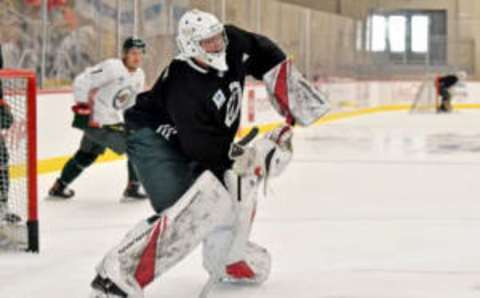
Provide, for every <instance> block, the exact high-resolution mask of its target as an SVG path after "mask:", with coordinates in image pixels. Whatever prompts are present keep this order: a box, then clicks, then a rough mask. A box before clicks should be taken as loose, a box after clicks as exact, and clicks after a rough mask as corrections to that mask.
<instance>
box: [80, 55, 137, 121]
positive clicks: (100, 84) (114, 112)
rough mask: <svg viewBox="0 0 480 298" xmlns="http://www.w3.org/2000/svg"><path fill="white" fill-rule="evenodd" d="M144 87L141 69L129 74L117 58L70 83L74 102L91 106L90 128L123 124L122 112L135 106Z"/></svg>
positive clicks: (90, 69)
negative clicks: (92, 125)
mask: <svg viewBox="0 0 480 298" xmlns="http://www.w3.org/2000/svg"><path fill="white" fill-rule="evenodd" d="M144 87H145V73H144V72H143V70H142V69H141V68H138V69H137V70H136V71H135V72H129V71H128V69H127V68H126V67H125V65H124V64H123V61H122V60H120V59H108V60H105V61H103V62H101V63H99V64H97V65H95V66H93V67H89V68H87V69H86V70H85V71H84V72H82V73H81V74H80V75H78V76H77V77H76V78H75V80H74V82H73V95H74V99H75V101H76V102H77V103H89V104H90V105H91V107H92V111H93V113H92V116H91V119H90V121H91V122H92V123H93V124H94V125H98V126H102V125H111V124H118V123H123V122H124V119H123V112H124V111H125V110H126V109H128V108H130V107H131V106H133V105H134V104H135V100H136V96H137V94H138V93H140V92H142V91H143V90H144Z"/></svg>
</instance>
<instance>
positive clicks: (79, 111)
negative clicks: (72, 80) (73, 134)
mask: <svg viewBox="0 0 480 298" xmlns="http://www.w3.org/2000/svg"><path fill="white" fill-rule="evenodd" d="M72 111H73V113H74V116H73V123H72V126H73V127H75V128H79V129H85V128H87V127H90V116H91V115H92V109H91V108H90V105H89V104H87V103H77V104H76V105H74V106H72Z"/></svg>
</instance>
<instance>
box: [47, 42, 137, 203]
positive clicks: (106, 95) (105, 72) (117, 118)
mask: <svg viewBox="0 0 480 298" xmlns="http://www.w3.org/2000/svg"><path fill="white" fill-rule="evenodd" d="M144 53H145V43H144V42H143V41H142V40H141V39H139V38H133V37H130V38H128V39H126V40H125V42H124V44H123V50H122V54H123V55H122V59H121V60H120V59H108V60H106V61H104V62H102V63H100V64H98V65H96V66H94V67H91V68H87V69H86V70H85V71H84V72H83V73H81V74H80V75H79V76H77V77H76V78H75V80H74V83H73V93H74V97H75V98H74V99H75V102H76V104H75V105H74V106H73V108H72V110H73V112H74V120H73V126H74V127H76V128H79V129H81V130H83V132H84V134H83V137H82V140H81V143H80V148H79V150H78V151H77V152H76V153H75V155H74V156H73V157H72V158H70V160H68V162H67V163H66V164H65V166H64V167H63V170H62V172H61V175H60V177H59V178H58V179H57V180H56V181H55V184H54V185H53V186H52V187H51V188H50V191H49V196H50V197H52V198H60V199H68V198H71V197H72V196H73V195H74V191H73V190H72V189H69V188H67V186H68V185H69V184H70V183H72V182H73V180H75V179H76V178H77V177H78V176H79V175H80V174H81V173H82V172H83V171H84V169H85V168H87V167H88V166H90V165H91V164H92V163H93V162H94V161H95V160H96V159H97V157H98V156H99V155H101V154H102V153H103V152H105V150H106V148H110V149H112V150H113V151H115V152H116V153H118V154H123V153H125V151H126V133H125V128H124V119H123V112H124V111H125V110H126V109H127V108H129V107H131V106H133V105H134V103H135V98H136V95H137V94H138V93H140V92H142V91H143V89H144V84H145V74H144V72H143V70H142V69H141V68H140V65H141V63H142V61H143V55H144ZM127 168H128V185H127V188H126V189H125V191H124V193H123V196H124V199H145V198H146V195H145V194H143V193H141V192H140V191H139V186H140V184H139V181H138V178H137V174H136V172H135V170H134V168H133V166H132V164H131V162H130V161H128V162H127Z"/></svg>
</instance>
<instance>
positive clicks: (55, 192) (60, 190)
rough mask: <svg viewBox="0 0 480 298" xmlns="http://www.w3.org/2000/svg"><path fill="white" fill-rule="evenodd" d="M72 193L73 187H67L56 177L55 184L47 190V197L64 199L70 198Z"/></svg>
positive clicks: (73, 193)
mask: <svg viewBox="0 0 480 298" xmlns="http://www.w3.org/2000/svg"><path fill="white" fill-rule="evenodd" d="M74 195H75V192H74V191H73V189H69V188H67V185H66V184H65V183H63V182H62V181H60V180H59V179H57V181H55V184H54V185H53V186H52V188H50V190H49V191H48V198H47V199H53V200H55V199H60V200H66V199H70V198H72V197H73V196H74Z"/></svg>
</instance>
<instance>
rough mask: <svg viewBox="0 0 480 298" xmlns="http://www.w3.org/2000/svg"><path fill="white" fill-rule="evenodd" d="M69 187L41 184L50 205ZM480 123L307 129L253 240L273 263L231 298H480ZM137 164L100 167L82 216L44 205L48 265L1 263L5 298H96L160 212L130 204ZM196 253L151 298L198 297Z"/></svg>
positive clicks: (423, 121) (29, 259) (368, 123)
mask: <svg viewBox="0 0 480 298" xmlns="http://www.w3.org/2000/svg"><path fill="white" fill-rule="evenodd" d="M55 176H56V175H46V176H42V177H40V181H39V182H40V183H39V185H40V189H39V192H40V196H41V197H43V196H44V195H45V193H46V191H47V189H48V187H49V186H50V185H51V184H52V183H53V181H54V179H55ZM479 177H480V112H478V111H462V112H458V113H454V114H452V115H440V116H438V115H429V114H426V115H409V114H406V113H400V112H395V113H385V114H377V115H370V116H363V117H358V118H354V119H350V120H344V121H341V122H335V123H331V124H328V125H325V126H319V127H315V128H309V129H298V131H297V134H296V139H295V160H294V162H293V163H292V165H291V167H290V168H289V169H288V171H287V173H285V174H284V175H283V176H282V177H280V178H278V179H277V180H274V181H272V183H271V186H270V188H271V191H270V195H269V196H268V197H267V198H262V199H261V202H260V210H259V213H258V217H257V221H256V223H255V228H254V232H253V238H254V240H255V241H256V242H258V243H259V244H261V245H263V246H265V247H267V248H268V249H269V250H270V252H271V254H272V256H273V270H272V275H271V278H270V280H269V281H268V282H267V283H266V284H265V285H263V286H261V287H258V288H239V287H233V288H232V287H220V288H216V289H215V290H214V291H213V292H212V294H211V297H212V298H215V297H219V298H221V297H222V298H223V297H225V298H226V297H231V298H239V297H243V298H245V297H246V298H250V297H252V298H253V297H262V298H280V297H286V298H316V297H319V298H320V297H321V298H350V297H351V298H359V297H362V298H380V297H382V298H384V297H385V298H386V297H388V298H470V297H472V298H473V297H480V187H479V185H480V184H479V179H480V178H479ZM125 180H126V166H125V162H124V161H119V162H114V163H110V164H101V165H96V166H94V167H92V168H90V169H88V170H87V172H86V173H85V174H84V175H83V176H82V177H80V178H79V179H78V181H76V182H75V184H74V185H73V187H74V188H75V190H76V191H77V196H76V197H75V198H74V199H73V200H71V201H68V202H51V201H43V200H42V201H41V202H40V216H41V222H40V224H41V226H40V227H41V250H42V252H41V254H40V255H28V254H22V253H15V254H13V253H9V254H0V297H1V298H39V297H45V298H60V297H61V298H67V297H68V298H77V297H78V298H81V297H82V298H84V297H88V292H89V287H88V284H89V282H90V280H91V279H92V278H93V272H94V266H95V264H96V263H97V262H98V261H99V260H100V258H101V257H102V256H103V254H104V253H105V252H106V251H107V250H108V249H109V248H110V247H111V246H112V245H113V244H115V243H117V242H118V240H119V239H120V238H121V237H122V236H123V234H124V233H125V232H126V231H127V230H128V229H129V227H131V226H132V225H133V224H134V223H136V222H137V221H138V220H140V219H142V218H145V217H147V216H149V215H150V214H151V211H150V207H149V205H148V203H146V202H142V203H130V204H120V203H119V202H118V201H119V197H120V195H121V193H122V191H123V188H124V186H125ZM200 264H201V259H200V255H199V252H198V251H196V252H195V253H194V254H192V255H191V256H190V257H189V258H187V259H186V260H185V261H184V262H182V263H181V264H180V265H179V266H177V267H175V268H174V269H173V270H172V271H170V272H168V273H167V274H166V275H164V276H163V277H162V278H160V279H159V280H157V281H155V282H154V284H153V285H152V286H150V287H149V288H148V290H147V292H146V297H147V298H150V297H152V298H161V297H175V298H183V297H184V298H187V297H188V298H191V297H196V296H197V295H198V293H199V291H200V289H201V287H202V286H203V283H204V282H205V280H206V278H207V276H206V274H205V273H204V271H203V269H202V268H201V265H200Z"/></svg>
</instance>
